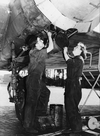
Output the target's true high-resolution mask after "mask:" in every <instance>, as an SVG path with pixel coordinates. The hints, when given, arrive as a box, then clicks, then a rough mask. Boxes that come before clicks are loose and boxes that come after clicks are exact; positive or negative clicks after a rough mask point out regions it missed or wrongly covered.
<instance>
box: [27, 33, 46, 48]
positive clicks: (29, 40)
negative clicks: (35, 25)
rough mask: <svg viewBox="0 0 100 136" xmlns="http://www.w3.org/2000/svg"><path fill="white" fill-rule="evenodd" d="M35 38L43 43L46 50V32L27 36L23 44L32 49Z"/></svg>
mask: <svg viewBox="0 0 100 136" xmlns="http://www.w3.org/2000/svg"><path fill="white" fill-rule="evenodd" d="M37 37H39V38H40V39H41V40H43V43H44V45H45V47H44V48H47V47H48V35H47V34H46V32H39V33H37V34H31V35H28V36H27V38H26V40H25V44H26V45H29V46H30V47H31V48H34V47H35V44H36V42H37Z"/></svg>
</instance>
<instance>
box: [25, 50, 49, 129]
mask: <svg viewBox="0 0 100 136" xmlns="http://www.w3.org/2000/svg"><path fill="white" fill-rule="evenodd" d="M29 56H30V63H29V66H28V76H27V79H26V90H27V94H26V105H25V116H24V127H25V128H29V129H30V128H33V126H34V121H35V117H36V116H35V115H36V111H37V105H41V104H40V103H41V102H38V101H40V100H42V99H41V98H39V97H40V95H41V87H42V86H44V85H43V84H42V86H41V80H42V74H43V72H44V68H45V59H46V57H47V51H46V49H42V50H37V49H36V48H35V49H33V50H31V51H30V53H29ZM44 88H46V86H45V87H44ZM47 91H48V90H47ZM49 94H50V93H49V92H48V93H47V94H45V95H48V97H49ZM43 96H44V95H43ZM48 97H47V99H48ZM43 101H45V102H46V101H47V100H46V99H44V100H43ZM43 101H42V102H43ZM38 110H39V108H38Z"/></svg>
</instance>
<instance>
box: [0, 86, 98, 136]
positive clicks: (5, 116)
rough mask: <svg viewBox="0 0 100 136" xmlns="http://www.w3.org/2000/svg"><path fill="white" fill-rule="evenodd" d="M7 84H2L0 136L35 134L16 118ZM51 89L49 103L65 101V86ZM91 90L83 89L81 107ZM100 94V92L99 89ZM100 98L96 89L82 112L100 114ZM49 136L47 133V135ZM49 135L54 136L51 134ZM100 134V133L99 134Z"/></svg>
mask: <svg viewBox="0 0 100 136" xmlns="http://www.w3.org/2000/svg"><path fill="white" fill-rule="evenodd" d="M6 87H7V84H0V136H33V135H32V134H26V133H25V132H24V130H23V128H22V126H21V124H20V122H19V120H18V119H17V118H16V114H15V108H14V104H13V103H10V102H9V96H8V93H7V90H6ZM48 88H49V89H50V91H51V95H50V100H49V105H50V104H62V105H63V102H64V99H63V93H64V88H60V87H48ZM89 91H90V90H87V89H83V91H82V93H83V96H82V100H81V102H80V109H81V108H82V105H83V103H84V101H85V99H86V97H87V96H88V94H89ZM98 94H100V92H99V91H98ZM99 104H100V99H99V98H98V97H97V96H96V94H95V93H94V91H93V92H92V93H91V95H90V97H89V99H88V101H87V102H86V105H85V106H84V107H83V109H82V114H85V115H90V114H99V115H100V107H99ZM97 134H100V131H99V132H98V131H91V132H88V133H84V134H82V136H97ZM45 136H47V134H46V135H45ZM49 136H54V134H53V135H49ZM99 136H100V135H99Z"/></svg>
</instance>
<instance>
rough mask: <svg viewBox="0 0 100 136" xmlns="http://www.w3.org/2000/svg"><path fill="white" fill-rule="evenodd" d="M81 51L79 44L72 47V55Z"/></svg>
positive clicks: (76, 54)
mask: <svg viewBox="0 0 100 136" xmlns="http://www.w3.org/2000/svg"><path fill="white" fill-rule="evenodd" d="M81 52H82V50H81V47H80V46H79V45H77V46H76V47H74V49H73V55H74V56H78V55H80V54H81Z"/></svg>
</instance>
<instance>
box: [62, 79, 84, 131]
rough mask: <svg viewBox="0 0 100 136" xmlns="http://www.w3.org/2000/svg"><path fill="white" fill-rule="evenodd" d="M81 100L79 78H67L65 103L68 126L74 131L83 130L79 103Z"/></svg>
mask: <svg viewBox="0 0 100 136" xmlns="http://www.w3.org/2000/svg"><path fill="white" fill-rule="evenodd" d="M80 100H81V85H80V82H79V80H73V81H71V80H66V86H65V93H64V103H65V111H66V128H71V129H72V130H73V131H81V130H82V122H81V116H80V113H79V109H78V105H79V102H80Z"/></svg>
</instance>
